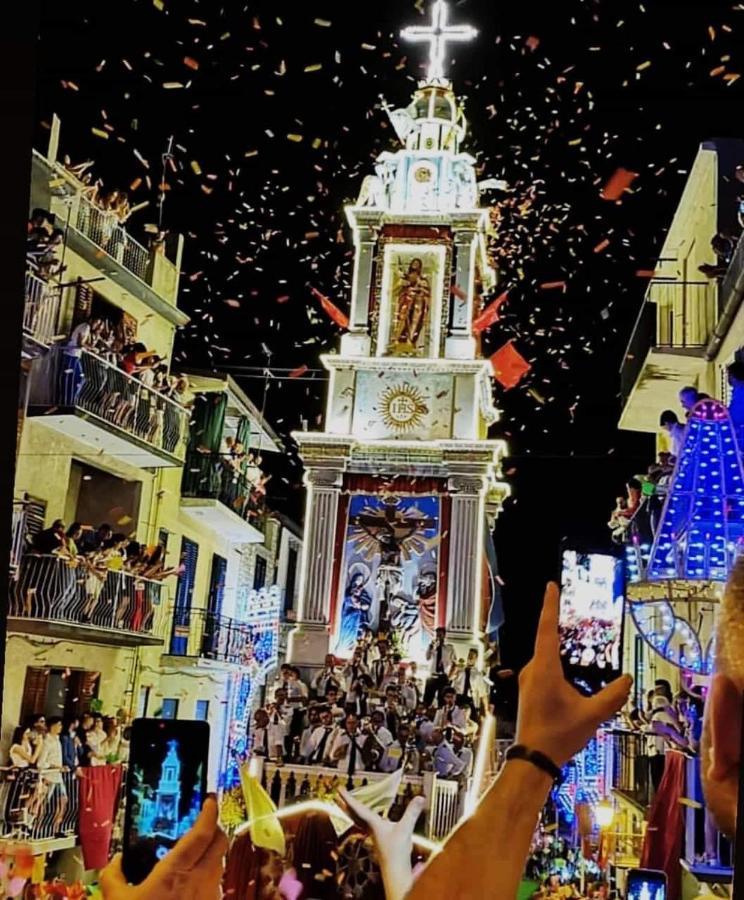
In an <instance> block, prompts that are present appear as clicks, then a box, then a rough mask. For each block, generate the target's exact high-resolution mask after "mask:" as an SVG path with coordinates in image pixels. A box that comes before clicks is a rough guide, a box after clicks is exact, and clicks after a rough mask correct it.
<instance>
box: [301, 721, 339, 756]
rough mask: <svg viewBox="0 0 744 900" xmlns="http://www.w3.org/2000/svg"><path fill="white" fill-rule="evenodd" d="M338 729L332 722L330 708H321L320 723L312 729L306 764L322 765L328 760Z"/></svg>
mask: <svg viewBox="0 0 744 900" xmlns="http://www.w3.org/2000/svg"><path fill="white" fill-rule="evenodd" d="M338 731H339V729H338V728H337V727H336V726H335V725H334V724H333V718H332V716H331V712H330V710H328V709H323V710H322V711H321V713H320V724H319V725H318V726H317V727H316V728H315V729H314V730H313V733H312V736H311V738H310V745H309V753H308V754H307V763H308V765H311V766H324V765H326V764H327V763H328V762H329V761H330V757H331V749H332V747H333V742H334V740H335V738H336V736H337V735H338Z"/></svg>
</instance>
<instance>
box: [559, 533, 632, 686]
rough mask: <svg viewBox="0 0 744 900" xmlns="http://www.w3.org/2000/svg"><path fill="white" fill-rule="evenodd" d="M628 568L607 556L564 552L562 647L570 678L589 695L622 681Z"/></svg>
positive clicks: (577, 551) (560, 629)
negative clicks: (626, 569) (618, 679)
mask: <svg viewBox="0 0 744 900" xmlns="http://www.w3.org/2000/svg"><path fill="white" fill-rule="evenodd" d="M624 606H625V564H624V561H623V559H622V558H621V557H617V556H613V555H612V554H609V553H607V554H605V553H584V552H582V551H579V550H565V551H564V553H563V570H562V587H561V610H560V623H559V631H560V643H561V660H562V662H563V669H564V671H565V673H566V677H567V678H568V679H569V680H570V681H572V682H573V683H574V684H575V685H576V687H577V688H579V690H580V691H582V692H583V693H585V694H594V693H596V692H597V691H599V690H601V688H603V687H604V686H605V685H606V684H609V682H611V681H613V680H614V679H616V678H618V677H619V676H620V674H621V666H622V658H623V652H622V639H623V611H624Z"/></svg>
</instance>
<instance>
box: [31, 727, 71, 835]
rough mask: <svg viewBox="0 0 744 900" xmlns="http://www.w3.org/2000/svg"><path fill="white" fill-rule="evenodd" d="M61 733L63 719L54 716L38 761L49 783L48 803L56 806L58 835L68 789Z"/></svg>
mask: <svg viewBox="0 0 744 900" xmlns="http://www.w3.org/2000/svg"><path fill="white" fill-rule="evenodd" d="M60 734H62V719H61V718H60V717H59V716H52V717H51V718H50V719H49V720H48V721H47V734H46V736H45V737H44V743H43V744H42V745H41V752H40V753H39V758H38V760H37V761H36V766H37V768H38V770H39V773H40V774H41V777H42V779H43V780H44V782H45V783H46V784H47V785H49V793H48V795H47V804H48V806H49V808H52V807H54V833H55V835H58V836H61V835H60V828H61V826H62V819H63V818H64V815H65V810H66V809H67V789H66V787H65V783H64V780H63V778H62V772H63V771H64V766H63V765H62V741H61V740H60V738H59V736H60Z"/></svg>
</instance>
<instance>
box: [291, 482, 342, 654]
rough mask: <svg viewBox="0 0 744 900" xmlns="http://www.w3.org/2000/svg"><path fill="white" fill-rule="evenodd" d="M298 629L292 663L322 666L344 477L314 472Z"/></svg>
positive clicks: (307, 524) (305, 544) (305, 540)
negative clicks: (339, 505) (342, 478)
mask: <svg viewBox="0 0 744 900" xmlns="http://www.w3.org/2000/svg"><path fill="white" fill-rule="evenodd" d="M305 481H306V484H307V490H308V498H307V508H306V512H305V536H304V544H303V553H302V576H301V581H300V599H299V612H298V619H297V627H296V628H295V629H294V630H293V631H292V633H291V634H290V637H289V647H288V659H289V661H290V662H292V663H295V664H299V665H318V664H320V663H322V661H323V658H324V657H325V654H326V653H327V652H328V642H329V636H328V622H329V620H330V604H331V603H333V600H334V598H333V597H332V596H331V582H332V579H333V551H334V543H335V537H336V521H337V518H338V504H339V498H340V495H341V473H340V472H338V471H336V470H334V469H329V470H326V469H310V470H309V471H308V472H307V474H306V476H305Z"/></svg>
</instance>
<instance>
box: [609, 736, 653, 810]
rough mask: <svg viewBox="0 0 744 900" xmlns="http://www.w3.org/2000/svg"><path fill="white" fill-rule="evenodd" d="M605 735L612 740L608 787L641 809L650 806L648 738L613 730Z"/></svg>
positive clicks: (650, 786) (651, 786)
mask: <svg viewBox="0 0 744 900" xmlns="http://www.w3.org/2000/svg"><path fill="white" fill-rule="evenodd" d="M607 736H608V738H609V740H611V741H612V761H613V763H612V783H611V785H610V787H611V788H612V789H613V790H614V791H618V792H619V793H621V794H623V795H624V796H625V797H627V798H628V799H630V800H632V801H633V802H634V803H635V804H636V805H637V806H639V807H641V808H642V809H645V808H647V807H649V806H650V805H651V800H652V797H653V785H652V783H651V779H650V777H649V775H650V773H649V767H648V755H647V752H646V747H647V741H648V737H647V735H645V734H640V733H637V732H634V731H621V730H615V731H611V732H608V735H607Z"/></svg>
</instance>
